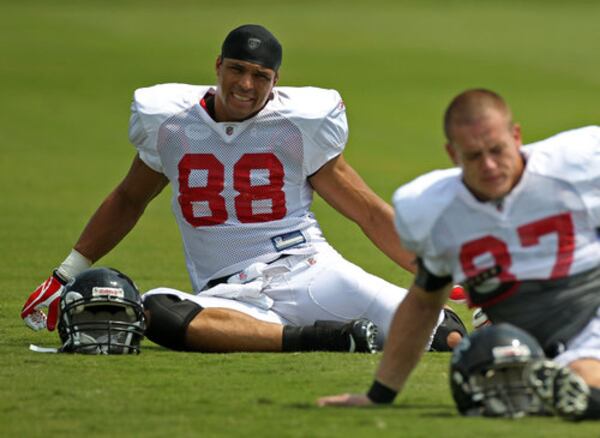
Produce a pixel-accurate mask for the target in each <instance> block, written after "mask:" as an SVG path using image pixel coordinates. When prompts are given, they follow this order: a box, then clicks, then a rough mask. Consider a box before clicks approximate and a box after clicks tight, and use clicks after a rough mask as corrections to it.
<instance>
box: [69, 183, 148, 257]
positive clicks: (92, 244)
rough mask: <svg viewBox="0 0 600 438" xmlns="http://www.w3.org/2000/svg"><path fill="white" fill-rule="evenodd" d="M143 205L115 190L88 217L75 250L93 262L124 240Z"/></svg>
mask: <svg viewBox="0 0 600 438" xmlns="http://www.w3.org/2000/svg"><path fill="white" fill-rule="evenodd" d="M144 208H145V206H143V207H140V206H139V205H136V204H133V203H131V202H129V200H128V199H127V198H126V197H125V196H122V195H121V194H120V193H119V191H118V189H117V190H115V191H113V192H112V193H111V194H110V195H109V196H108V197H107V198H106V199H105V200H104V202H103V203H102V204H101V205H100V207H99V208H98V210H96V212H95V213H94V215H93V216H92V217H91V219H90V221H89V222H88V224H87V225H86V227H85V228H84V230H83V232H82V233H81V236H80V237H79V239H78V240H77V243H76V244H75V246H74V249H75V250H77V251H78V252H80V253H81V254H82V255H83V256H85V257H86V258H88V259H89V260H90V261H92V262H96V261H97V260H98V259H100V258H102V257H103V256H104V255H106V254H107V253H108V252H110V251H111V250H112V249H113V248H114V247H115V246H117V244H118V243H119V242H120V241H121V240H123V238H124V237H125V236H126V235H127V234H128V233H129V231H131V229H132V228H133V227H134V226H135V224H136V223H137V221H138V219H139V218H140V216H141V215H142V213H143V211H144Z"/></svg>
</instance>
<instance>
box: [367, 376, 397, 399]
mask: <svg viewBox="0 0 600 438" xmlns="http://www.w3.org/2000/svg"><path fill="white" fill-rule="evenodd" d="M396 395H398V391H394V390H393V389H392V388H388V387H387V386H385V385H384V384H382V383H379V382H378V381H377V380H373V384H372V385H371V388H370V389H369V392H367V397H368V398H369V400H371V401H372V402H373V403H375V404H389V403H391V402H393V401H394V399H395V398H396Z"/></svg>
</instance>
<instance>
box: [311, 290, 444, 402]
mask: <svg viewBox="0 0 600 438" xmlns="http://www.w3.org/2000/svg"><path fill="white" fill-rule="evenodd" d="M450 289H451V286H450V285H448V286H446V287H444V288H443V289H440V290H438V291H435V292H425V291H424V290H423V289H421V288H420V287H419V286H417V285H415V284H413V285H412V286H411V287H410V289H409V292H408V294H407V295H406V298H405V299H404V301H402V303H401V304H400V306H398V309H397V310H396V313H395V315H394V319H393V320H392V325H391V326H390V331H389V333H390V334H389V337H388V339H387V341H386V343H385V346H384V349H383V357H382V359H381V362H380V363H379V367H378V369H377V373H376V375H375V378H376V380H377V381H378V382H380V383H382V384H383V385H385V386H387V387H388V388H391V389H393V390H394V391H397V392H400V391H401V390H402V388H403V387H404V384H405V383H406V381H407V380H408V377H409V375H410V373H411V372H412V370H414V368H415V367H416V366H417V363H418V362H419V359H420V358H421V355H422V354H423V352H424V351H425V346H426V345H427V341H428V339H429V335H430V334H431V332H432V331H433V328H434V327H435V324H436V321H437V319H438V316H439V314H440V310H441V308H442V306H443V305H444V303H445V302H446V299H447V298H448V294H449V292H450ZM317 404H318V405H319V406H365V405H370V404H372V402H371V400H370V399H369V398H368V397H367V395H366V394H341V395H335V396H328V397H322V398H320V399H319V400H318V401H317Z"/></svg>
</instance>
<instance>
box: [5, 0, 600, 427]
mask: <svg viewBox="0 0 600 438" xmlns="http://www.w3.org/2000/svg"><path fill="white" fill-rule="evenodd" d="M598 17H600V7H599V6H598V5H597V4H596V3H594V2H587V1H576V2H569V3H568V4H567V3H565V4H563V3H561V2H548V1H544V2H543V1H532V2H527V3H526V4H523V3H522V2H516V1H509V2H500V1H497V2H495V1H488V2H475V1H465V2H456V1H450V2H446V1H424V2H417V1H400V2H393V1H391V0H390V1H375V2H368V3H364V2H360V1H347V2H342V1H340V0H332V1H326V2H317V1H309V2H298V3H296V2H287V3H285V2H275V1H260V0H259V1H258V2H255V3H252V4H248V3H246V2H241V1H232V2H227V4H217V3H215V2H208V1H207V2H193V1H181V0H178V1H173V2H169V3H168V4H167V3H163V2H157V1H154V2H153V1H145V2H141V1H123V2H116V1H106V2H101V1H90V2H85V3H78V2H73V1H58V2H52V3H48V2H42V1H39V0H37V1H34V0H32V1H25V2H19V3H17V2H5V3H3V4H2V5H0V50H1V53H2V59H3V61H2V62H1V63H0V91H1V95H2V101H3V105H1V106H0V144H1V146H0V148H1V151H2V154H1V155H0V166H1V172H0V183H1V185H2V195H1V196H0V242H1V244H2V252H1V253H0V254H1V255H0V290H1V291H2V293H3V300H1V301H0V339H1V340H2V341H1V343H0V434H2V436H45V435H48V436H49V435H52V434H56V435H58V434H69V435H74V436H75V435H83V434H88V435H90V436H115V435H116V436H142V435H144V436H167V435H172V436H198V435H203V436H303V437H309V436H322V437H330V436H411V437H412V436H427V437H430V436H441V435H443V436H448V435H449V436H455V435H474V434H478V435H480V434H481V433H482V431H485V435H486V436H498V437H500V436H509V435H511V436H515V437H517V436H556V437H565V436H585V437H593V436H600V433H599V432H598V428H597V425H594V424H593V423H591V424H590V423H588V424H569V423H565V422H562V421H560V420H557V419H545V418H544V419H538V418H528V419H523V420H520V421H518V422H515V421H509V420H494V421H491V420H485V419H477V418H476V419H471V418H461V417H458V416H457V415H456V414H455V411H454V408H453V404H452V401H451V398H450V395H449V391H448V386H447V378H448V377H447V361H448V355H447V354H433V355H427V357H426V358H425V359H424V361H423V363H422V364H421V366H420V367H419V368H418V369H417V371H416V372H415V374H414V376H413V377H412V379H411V381H410V383H409V385H408V386H407V388H406V391H405V393H404V394H403V395H402V397H401V398H400V399H399V400H398V401H397V402H396V404H395V405H394V406H392V407H388V408H383V409H370V410H359V409H351V410H340V409H326V410H323V409H317V408H316V407H315V406H314V400H315V399H316V398H317V397H318V396H320V395H325V394H331V393H338V392H341V391H363V390H364V389H366V387H367V386H368V384H369V382H370V380H371V378H372V375H373V372H374V370H375V367H376V364H377V362H378V359H379V355H374V356H367V355H341V354H293V355H269V354H261V355H254V354H232V355H202V354H186V353H172V352H169V351H166V350H163V349H160V348H158V347H155V346H153V345H152V344H151V343H149V342H147V341H146V342H145V343H144V351H143V354H142V355H141V356H139V357H72V356H62V355H59V356H57V355H41V354H35V353H32V352H30V351H28V349H27V347H28V345H29V344H30V343H36V344H39V345H49V346H57V345H58V339H57V336H56V335H55V334H54V333H40V334H34V333H33V332H30V331H28V330H27V329H26V328H24V326H23V325H22V323H21V321H20V319H19V318H18V312H19V310H20V307H21V305H22V303H23V301H24V299H25V297H26V296H27V294H28V293H29V292H30V291H31V290H32V289H33V288H34V287H35V285H37V284H38V283H39V282H40V281H41V280H42V279H43V278H44V277H45V276H46V275H47V274H48V273H49V272H50V270H51V269H52V268H54V267H55V266H56V263H58V262H60V260H62V259H63V258H64V256H65V254H66V253H67V252H68V250H69V248H70V246H71V245H72V243H73V241H74V240H75V239H76V238H77V236H78V234H79V232H80V230H81V229H82V227H83V226H84V225H85V222H86V220H87V219H88V218H89V216H90V214H91V213H92V212H93V210H94V209H95V208H96V206H97V205H98V204H99V202H100V200H101V199H102V198H103V197H104V196H105V195H106V193H107V192H108V191H109V190H110V189H111V188H112V187H113V186H114V185H115V184H116V183H117V182H118V181H119V179H120V178H121V177H122V175H123V174H124V173H125V172H126V170H127V168H128V166H129V162H130V160H131V158H132V157H133V154H134V150H133V148H132V147H131V146H129V145H128V144H127V134H126V132H127V119H128V108H129V103H130V99H131V93H132V92H133V90H134V89H135V88H137V87H139V86H144V85H150V84H153V83H157V82H171V81H173V82H192V83H212V82H213V76H214V74H213V63H214V58H215V57H216V55H217V53H218V46H219V45H220V43H221V40H222V38H223V36H224V35H223V34H224V32H225V30H226V29H229V28H231V27H233V26H235V25H238V24H241V23H243V22H260V23H263V24H265V25H267V26H268V27H269V28H271V29H272V30H273V31H274V32H275V33H276V34H277V35H278V36H280V38H281V40H282V42H283V44H284V49H285V54H284V64H283V69H282V71H281V84H282V85H316V86H322V87H334V88H337V89H338V90H340V92H341V93H342V95H343V97H344V99H345V101H346V104H347V107H348V118H349V121H350V141H349V144H348V148H347V152H346V157H347V159H348V161H350V162H351V163H352V164H353V165H354V166H355V168H356V169H357V170H358V171H359V172H360V173H361V174H362V175H363V177H364V178H365V179H366V180H367V181H368V182H369V184H371V185H372V186H373V188H374V189H375V190H376V191H377V192H378V193H380V194H381V195H382V196H383V197H384V198H386V199H389V198H390V197H391V195H392V193H393V191H394V189H395V188H396V187H397V186H398V185H400V184H401V183H403V182H405V181H408V180H409V179H411V178H413V177H414V176H416V175H418V174H420V173H422V172H424V171H427V170H429V169H431V168H435V167H446V166H448V165H449V162H448V161H447V159H446V158H445V157H444V155H443V153H442V144H443V138H442V133H441V128H440V125H441V122H440V119H441V113H442V111H443V109H444V106H445V105H446V103H447V101H448V100H449V99H450V98H451V97H452V96H453V95H454V94H456V93H457V92H459V91H460V90H462V89H463V88H465V87H472V86H486V87H491V88H495V89H497V90H498V91H500V92H501V93H503V94H504V95H506V97H507V98H508V99H509V100H510V101H511V102H512V103H513V105H514V107H515V115H516V118H517V119H518V120H521V121H522V122H524V136H525V139H526V141H533V140H537V139H539V138H543V137H544V136H547V135H551V134H552V133H554V132H556V131H559V130H562V129H567V128H571V127H576V126H581V125H584V124H590V123H598V120H600V109H599V107H598V105H597V101H598V95H599V92H600V76H598V75H597V72H598V71H599V69H600V58H599V57H597V56H594V54H596V53H598V49H599V44H600V38H599V35H598V32H599V30H598V26H597V22H598ZM168 192H169V189H167V190H165V193H163V194H162V195H161V196H160V197H159V198H158V199H157V200H155V201H154V202H153V204H152V205H151V206H150V207H149V208H148V210H147V212H146V214H145V216H144V217H143V218H142V220H141V221H140V223H139V224H138V226H137V227H136V229H135V230H134V231H133V233H132V234H131V235H130V236H128V237H127V239H126V240H125V241H124V242H123V243H122V245H120V246H119V247H118V248H117V249H116V250H115V251H114V252H113V253H111V254H110V255H109V256H107V257H105V259H103V260H102V261H101V262H100V264H102V265H110V266H115V267H118V268H120V269H123V270H124V271H125V272H127V273H128V274H130V275H131V276H132V277H133V278H134V279H135V280H136V282H137V283H138V285H139V286H140V288H141V289H142V290H147V289H149V288H152V287H155V286H158V285H168V286H172V287H176V288H180V289H183V290H188V289H189V280H188V278H187V274H186V272H185V269H184V263H183V255H182V251H181V244H180V243H179V237H178V233H177V229H176V227H175V225H174V222H173V219H172V217H171V214H170V212H169V193H168ZM315 212H316V214H317V217H318V218H319V220H320V222H321V224H322V227H323V229H324V231H325V233H326V235H327V236H328V238H329V240H330V241H331V242H332V243H333V244H334V245H335V246H336V247H337V248H338V249H339V250H340V251H341V252H342V253H343V254H344V255H345V256H346V257H348V258H349V259H351V260H353V261H355V262H357V263H358V264H360V265H361V266H363V267H365V268H366V269H367V270H369V271H370V272H373V273H375V274H377V275H380V276H382V277H384V278H386V279H388V280H390V281H393V282H396V283H398V284H401V285H404V286H407V285H408V284H409V283H410V276H409V275H408V274H406V273H403V272H402V271H401V270H399V269H398V268H397V267H395V266H394V265H393V263H391V262H390V261H388V260H386V259H385V257H383V255H381V254H380V253H379V252H378V251H377V250H376V249H375V248H373V246H372V245H371V244H370V243H369V242H368V241H367V240H366V238H364V237H362V236H361V234H360V231H359V230H358V228H357V227H356V226H355V225H353V224H350V223H349V222H348V221H346V220H343V219H342V218H341V217H340V216H339V215H338V214H337V213H335V212H333V211H332V210H331V209H330V208H329V207H328V206H326V205H325V204H324V203H323V202H322V201H321V200H320V199H319V198H317V199H316V200H315ZM458 310H459V312H460V313H461V315H463V316H464V317H465V318H468V316H469V312H468V311H467V310H466V309H464V308H462V307H459V308H458Z"/></svg>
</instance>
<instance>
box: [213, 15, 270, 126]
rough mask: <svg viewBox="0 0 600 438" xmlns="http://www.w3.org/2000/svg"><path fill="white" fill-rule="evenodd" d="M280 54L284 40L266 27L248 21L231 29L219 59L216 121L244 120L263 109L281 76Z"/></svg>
mask: <svg viewBox="0 0 600 438" xmlns="http://www.w3.org/2000/svg"><path fill="white" fill-rule="evenodd" d="M281 57H282V49H281V44H279V41H277V38H275V36H274V35H273V34H272V33H271V32H269V31H268V30H267V29H265V28H264V27H262V26H259V25H255V24H246V25H243V26H240V27H238V28H236V29H234V30H232V31H231V32H230V33H229V34H228V35H227V37H226V38H225V41H224V42H223V46H222V47H221V54H220V55H219V56H218V57H217V62H216V70H217V96H216V99H215V114H216V119H217V121H219V122H226V121H229V122H232V121H241V120H244V119H247V118H248V117H251V116H253V115H254V114H256V113H257V112H258V111H260V110H261V108H262V107H263V106H265V104H266V103H267V101H268V99H269V98H270V96H271V91H272V89H273V87H274V86H275V84H276V83H277V80H278V78H279V76H278V70H279V66H280V65H281Z"/></svg>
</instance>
